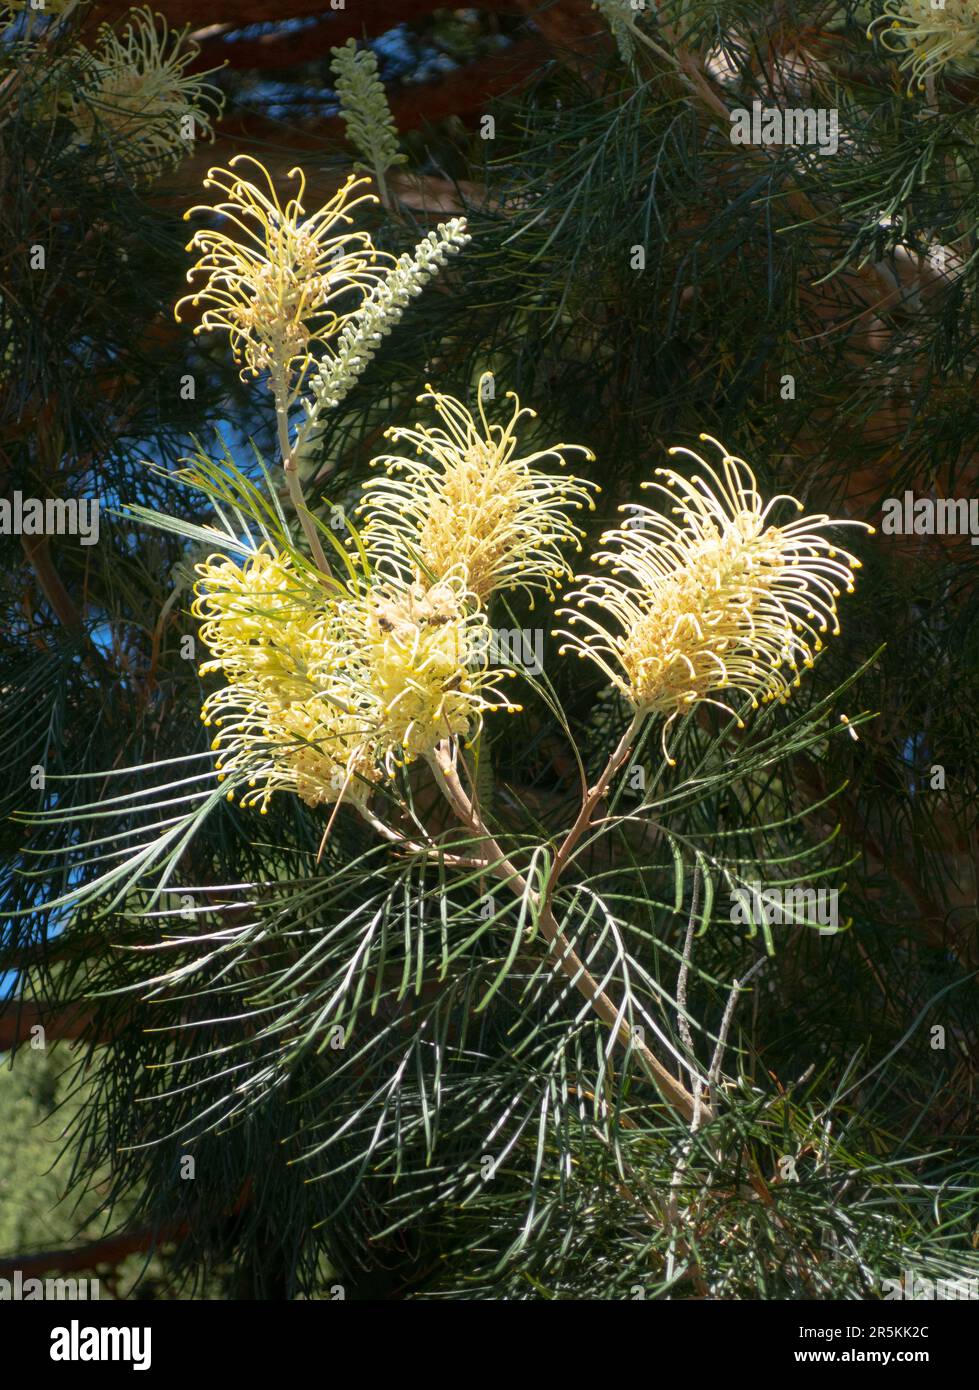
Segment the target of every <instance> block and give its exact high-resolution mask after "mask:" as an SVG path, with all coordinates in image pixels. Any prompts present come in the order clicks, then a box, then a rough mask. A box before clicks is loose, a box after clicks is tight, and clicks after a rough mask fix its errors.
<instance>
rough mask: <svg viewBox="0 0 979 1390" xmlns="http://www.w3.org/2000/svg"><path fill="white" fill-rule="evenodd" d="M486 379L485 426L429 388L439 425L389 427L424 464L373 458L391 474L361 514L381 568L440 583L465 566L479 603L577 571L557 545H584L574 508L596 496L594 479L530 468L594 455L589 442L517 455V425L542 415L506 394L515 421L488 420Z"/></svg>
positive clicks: (369, 493) (369, 489) (370, 491)
mask: <svg viewBox="0 0 979 1390" xmlns="http://www.w3.org/2000/svg"><path fill="white" fill-rule="evenodd" d="M489 378H490V374H489V373H484V375H483V376H482V377H481V378H480V382H479V388H478V392H477V397H478V416H479V418H478V420H477V419H476V418H475V417H474V416H473V414H472V412H471V411H470V410H468V409H467V407H466V406H465V405H463V403H462V402H461V401H458V400H456V399H455V397H453V396H447V395H444V394H442V393H441V392H438V391H435V390H433V388H432V387H431V386H428V387H427V388H426V391H425V394H424V395H422V396H419V397H418V399H419V400H420V401H426V400H429V401H431V402H432V403H433V405H434V407H435V412H436V414H437V415H438V417H439V419H440V421H441V426H435V427H426V426H423V425H421V424H416V425H415V426H414V428H413V429H407V428H394V429H391V430H390V431H388V437H389V438H390V439H392V440H394V441H400V440H405V441H407V443H408V444H409V445H413V446H414V453H415V456H416V458H417V459H421V460H423V461H422V462H415V461H413V460H411V459H409V458H405V457H403V456H401V455H398V454H384V455H381V456H380V457H379V458H375V459H374V460H373V463H374V465H375V466H382V467H383V468H384V469H385V476H384V477H376V478H372V479H370V480H369V481H368V482H367V484H366V486H365V488H364V502H363V503H362V504H361V506H360V507H359V508H358V510H359V511H361V512H365V513H366V516H367V522H366V525H365V528H364V532H363V535H364V543H365V545H366V546H367V549H368V552H369V553H370V554H371V556H372V558H373V559H374V560H375V562H381V561H383V562H385V563H387V564H389V565H393V566H394V567H395V569H397V570H398V571H399V572H400V573H401V574H402V575H403V577H404V578H405V579H406V580H409V579H420V578H421V577H422V576H423V575H427V576H431V577H432V578H434V579H435V580H441V579H444V578H445V577H446V576H447V575H449V574H451V573H453V572H454V571H455V570H456V569H457V567H459V566H461V567H462V570H463V572H464V574H465V576H466V582H467V584H468V587H469V589H470V591H471V592H472V593H473V595H474V596H475V598H476V601H477V602H478V603H479V604H481V605H485V604H486V603H487V601H488V599H489V597H490V595H491V594H492V593H493V592H494V591H496V590H499V589H523V590H525V591H526V592H527V593H528V594H530V596H531V599H533V592H532V591H533V590H543V591H544V592H545V593H547V594H548V595H550V594H551V593H552V591H553V585H554V581H555V579H556V578H559V577H562V576H566V575H570V573H571V571H570V568H569V567H568V565H567V563H566V562H565V560H564V558H563V556H562V555H561V553H560V547H561V546H562V545H565V544H573V545H576V546H578V547H579V548H580V540H579V537H580V536H581V535H582V534H583V533H582V532H581V530H580V529H579V528H578V527H576V526H575V525H574V524H573V523H572V522H571V521H570V520H569V519H568V516H567V512H568V510H572V509H573V510H578V509H581V508H583V507H586V506H587V507H589V508H590V509H592V510H594V502H593V501H592V498H591V491H592V490H594V491H598V487H597V484H595V483H591V482H588V481H586V480H584V479H581V478H575V477H568V476H562V475H560V474H550V473H544V472H542V471H540V470H539V469H537V468H535V467H534V466H533V465H534V464H536V463H538V462H539V461H540V460H542V459H547V458H553V459H555V460H557V462H558V463H561V464H563V463H564V462H565V455H566V454H568V453H570V452H572V451H577V452H579V453H581V454H583V455H584V457H585V458H588V459H591V458H593V455H592V453H591V451H590V450H589V449H586V448H585V447H584V446H583V445H579V444H554V445H552V446H551V447H550V448H547V449H541V450H537V451H535V452H532V453H530V454H526V455H519V454H518V448H519V443H520V441H519V439H518V435H517V429H518V426H519V424H520V422H521V420H522V419H524V418H533V417H534V416H535V414H536V412H534V411H532V410H530V409H529V408H528V407H526V406H524V407H521V405H520V401H519V399H518V397H517V396H516V395H515V394H514V392H512V391H508V392H507V393H506V399H508V400H511V401H512V402H513V408H512V411H511V414H510V418H509V420H507V421H506V422H505V423H503V424H490V422H489V420H488V419H487V414H486V407H485V403H484V389H483V388H484V383H485V382H486V381H487V380H488V379H489ZM411 556H414V557H416V559H417V567H416V565H415V563H414V562H413V560H412V558H410V557H411Z"/></svg>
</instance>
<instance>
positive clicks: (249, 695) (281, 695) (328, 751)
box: [192, 544, 376, 812]
mask: <svg viewBox="0 0 979 1390" xmlns="http://www.w3.org/2000/svg"><path fill="white" fill-rule="evenodd" d="M197 572H198V574H199V576H200V578H199V580H198V583H197V586H196V598H195V601H194V605H193V610H192V611H193V612H194V615H195V616H196V617H198V618H200V619H201V620H202V626H201V630H200V635H201V638H202V640H203V641H204V642H205V643H206V644H207V646H208V647H210V649H211V652H212V653H213V659H212V660H210V661H206V662H204V664H203V665H202V666H201V673H202V674H207V673H210V672H213V671H221V672H222V673H223V674H224V675H225V676H226V677H227V678H228V681H229V683H228V684H227V685H225V686H223V687H222V688H221V689H219V690H216V691H214V692H213V693H212V694H210V695H209V696H208V697H207V699H206V700H205V702H204V707H203V710H202V712H201V718H202V719H203V720H204V723H205V724H207V725H213V726H216V728H217V729H218V733H217V734H216V735H215V737H214V741H213V743H212V748H213V749H214V750H215V751H216V752H218V753H219V759H218V763H217V770H218V775H219V777H220V778H221V779H222V780H223V779H224V778H225V777H233V778H234V780H235V781H236V783H239V784H240V783H242V782H244V783H246V790H245V791H244V792H243V794H242V796H241V804H242V805H244V806H248V805H258V806H260V808H261V810H262V811H263V812H264V811H265V810H266V809H267V807H268V802H269V798H270V797H271V795H272V793H273V792H274V791H275V790H277V789H280V788H281V789H288V790H292V791H294V792H296V793H298V795H299V796H301V797H302V799H303V800H304V801H305V802H306V803H307V804H308V805H310V806H318V805H322V804H329V803H331V802H335V801H338V800H339V799H340V798H341V797H343V796H346V797H348V798H349V799H351V800H354V801H357V800H362V799H363V798H364V797H365V796H366V795H367V793H368V792H369V789H370V783H371V781H372V780H375V778H376V773H375V769H374V756H373V740H372V737H371V726H370V724H369V714H370V712H371V711H370V702H369V701H367V700H365V699H364V698H361V699H360V701H359V704H358V699H357V691H356V689H355V688H354V687H353V686H352V685H351V682H350V680H349V677H348V674H347V673H348V672H349V669H350V665H351V661H352V658H353V655H354V654H353V653H352V651H351V649H350V644H349V642H348V640H347V639H346V635H345V632H344V629H343V626H342V623H341V622H340V619H339V610H338V595H339V594H340V593H341V592H342V591H341V590H340V587H339V585H337V586H335V587H334V589H333V590H324V588H323V586H322V585H321V584H318V583H317V584H316V587H315V589H314V588H313V587H312V586H310V585H309V584H308V583H307V582H306V581H305V580H304V578H303V576H302V575H300V574H299V572H298V571H297V570H296V568H295V567H294V566H293V565H292V563H291V562H290V560H289V559H288V557H287V556H285V555H283V554H280V553H279V552H278V551H276V550H275V549H274V548H273V547H272V546H271V545H268V544H266V545H264V546H262V547H261V549H259V550H257V551H255V552H254V553H253V554H252V555H250V556H248V557H247V558H246V560H245V561H244V562H243V563H242V564H238V563H236V562H235V561H234V560H231V559H229V558H228V557H226V556H212V557H210V558H209V559H208V560H206V561H204V562H202V563H201V564H199V565H198V566H197ZM341 672H343V673H344V675H343V676H342V677H341V674H340V673H341ZM229 795H231V796H233V795H234V793H233V792H232V793H229Z"/></svg>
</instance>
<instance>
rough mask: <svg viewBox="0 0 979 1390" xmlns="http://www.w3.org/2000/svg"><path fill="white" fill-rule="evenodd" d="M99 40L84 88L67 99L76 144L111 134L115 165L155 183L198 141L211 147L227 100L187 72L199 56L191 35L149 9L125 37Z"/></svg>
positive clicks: (109, 34) (138, 13) (135, 15)
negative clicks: (215, 124)
mask: <svg viewBox="0 0 979 1390" xmlns="http://www.w3.org/2000/svg"><path fill="white" fill-rule="evenodd" d="M99 40H100V42H99V47H98V48H97V49H96V50H95V52H94V53H92V54H91V55H89V56H88V57H87V59H86V60H85V63H84V66H83V82H82V85H81V88H80V89H79V90H78V91H77V92H75V93H72V95H71V96H70V97H69V98H68V105H67V115H68V119H69V120H70V121H71V122H72V124H73V125H74V127H75V132H76V139H78V140H79V141H81V142H83V143H85V144H91V143H95V142H97V140H98V138H99V135H100V133H105V134H107V135H108V137H109V139H110V140H111V142H112V154H113V158H114V160H115V161H116V162H117V164H118V165H119V166H120V167H121V168H123V169H124V170H125V171H126V172H127V173H128V174H129V175H130V176H131V177H134V178H150V179H152V178H155V177H157V176H158V175H159V174H161V173H162V172H163V171H164V170H165V169H166V168H168V167H169V166H171V165H173V164H176V163H178V162H179V161H180V160H181V159H183V158H184V157H185V156H186V155H187V154H188V152H189V150H190V149H191V148H192V146H193V142H194V140H195V138H197V137H198V136H201V135H203V136H206V137H208V138H210V139H212V140H213V138H214V131H213V128H212V124H211V122H212V118H213V116H215V115H217V114H218V113H219V112H220V110H221V106H222V103H223V98H222V95H221V93H220V91H219V90H218V88H217V87H215V86H213V85H212V84H211V83H208V82H205V81H204V80H203V77H204V76H205V75H206V74H200V73H193V74H190V73H188V72H187V68H188V66H189V65H190V64H191V63H192V62H193V61H194V59H195V58H196V57H197V55H198V53H199V52H200V48H199V46H198V45H197V44H196V43H193V42H192V41H189V40H188V39H187V28H184V29H182V30H180V31H177V32H172V31H171V30H170V28H169V27H168V25H167V22H166V20H165V19H164V17H163V16H162V15H154V14H153V12H152V10H150V9H149V8H146V9H141V10H133V11H132V12H131V15H130V19H129V22H128V24H127V25H126V28H125V29H124V30H123V32H122V34H121V35H118V34H116V33H115V32H114V31H113V30H112V29H111V28H109V26H108V25H107V24H104V25H103V26H102V28H101V29H100V30H99Z"/></svg>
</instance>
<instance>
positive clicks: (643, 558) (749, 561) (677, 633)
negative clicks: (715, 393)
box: [562, 435, 871, 757]
mask: <svg viewBox="0 0 979 1390" xmlns="http://www.w3.org/2000/svg"><path fill="white" fill-rule="evenodd" d="M701 439H704V440H706V441H708V442H709V443H711V444H713V445H714V446H715V447H716V448H717V449H719V450H720V453H721V460H720V464H719V467H718V468H716V469H715V468H714V467H712V466H711V465H710V464H708V463H707V462H706V461H705V460H704V459H702V458H701V457H700V456H699V455H697V454H694V453H692V452H691V451H690V450H688V449H671V450H670V454H671V455H674V454H687V455H689V457H691V458H692V459H693V460H694V461H695V462H696V464H697V465H698V468H699V470H701V471H698V472H697V473H696V474H694V476H693V477H692V478H691V479H690V480H689V481H688V480H687V479H686V478H684V477H682V476H681V475H680V474H679V473H676V472H674V471H673V470H672V469H664V468H660V469H657V470H656V472H657V475H658V476H659V477H661V478H663V480H664V481H663V482H662V483H647V484H644V486H646V487H651V488H653V489H654V490H655V491H657V492H659V493H660V494H661V496H663V497H665V498H668V499H669V501H670V502H671V504H672V508H671V509H672V511H673V513H674V515H676V516H678V517H679V518H680V521H679V523H677V522H676V521H673V520H671V519H670V518H669V517H666V516H663V515H661V514H660V513H658V512H654V511H651V510H649V509H648V508H646V507H634V508H630V510H632V511H633V512H634V515H633V516H632V517H630V518H629V520H628V521H627V523H626V524H625V525H624V526H622V527H619V528H616V529H614V530H611V531H608V532H607V533H606V534H605V535H604V536H603V537H602V544H603V545H604V546H607V547H608V548H607V549H604V550H601V551H599V552H598V554H597V555H596V556H594V557H593V558H594V559H595V560H596V561H597V562H598V563H599V564H600V565H608V566H609V568H610V572H609V574H607V575H584V576H579V579H580V582H581V588H580V589H579V590H577V591H576V592H575V593H573V594H570V595H568V598H569V600H573V601H575V604H576V607H575V608H574V609H564V610H562V611H563V612H565V613H568V614H569V626H573V625H574V624H578V625H580V626H581V627H582V628H583V629H584V631H583V632H581V633H579V632H577V631H566V632H564V633H562V635H563V636H565V637H567V638H568V639H569V641H568V643H567V645H566V646H565V647H562V651H565V650H569V649H570V650H573V651H576V652H577V654H578V655H579V656H580V657H584V658H586V659H588V660H589V661H592V662H594V663H595V665H596V666H598V668H599V669H600V670H601V671H602V673H603V674H604V675H605V676H606V677H607V678H608V679H609V680H610V681H611V683H612V685H613V686H614V687H615V688H616V689H618V690H619V692H620V693H621V694H622V695H623V696H624V697H625V699H626V700H627V701H628V703H629V704H630V705H631V706H632V707H633V709H634V710H635V712H636V713H637V714H657V715H661V716H663V717H664V719H665V723H664V726H663V749H664V754H666V735H667V732H668V730H669V727H670V725H671V724H672V722H673V721H674V720H675V719H676V718H677V716H678V715H679V714H681V713H683V712H684V711H686V710H688V709H690V708H691V707H692V706H693V705H695V704H696V703H698V702H700V701H705V702H707V703H709V704H714V705H718V706H719V707H720V708H721V709H724V710H726V711H728V713H730V714H735V711H734V710H732V709H731V707H730V705H728V704H727V703H725V702H724V700H722V699H718V698H716V692H719V691H724V690H736V691H740V692H741V693H742V694H743V695H744V696H747V697H748V699H749V700H750V702H751V707H752V708H753V709H757V708H758V705H759V703H767V702H769V701H772V700H779V701H783V702H784V701H785V700H787V699H788V698H789V695H790V694H791V692H792V689H793V687H794V686H798V685H799V684H800V669H801V668H805V667H810V666H812V664H813V661H814V658H815V656H816V654H817V653H818V652H819V651H820V650H821V649H822V646H823V637H824V636H825V635H826V634H828V633H832V634H834V635H835V634H838V633H839V630H840V629H839V622H838V618H837V610H836V600H837V598H838V597H839V594H840V591H841V589H845V590H846V591H847V592H848V593H849V592H852V590H853V571H854V570H855V569H858V568H859V566H860V561H859V560H858V559H857V558H856V557H855V556H853V555H851V554H849V553H848V552H847V551H842V550H839V549H837V548H836V547H835V546H833V545H832V544H831V542H830V541H829V540H828V539H827V538H826V537H825V536H824V535H823V534H822V533H823V532H824V531H825V530H826V528H827V527H830V526H839V525H858V526H863V523H862V522H835V521H831V520H830V518H829V517H828V516H825V515H820V516H808V517H804V518H802V519H799V520H796V521H789V522H787V523H786V524H784V525H781V526H777V525H775V524H773V522H772V521H771V520H770V517H771V514H772V511H773V509H774V508H775V506H776V504H777V503H779V502H787V503H789V504H790V505H792V506H793V507H795V509H796V511H799V512H801V511H802V510H803V508H802V504H801V503H800V502H797V501H796V500H795V499H794V498H791V497H775V498H773V499H772V500H771V501H770V502H768V503H767V504H766V503H765V502H764V501H763V499H762V497H761V495H760V494H759V492H758V488H757V484H756V482H755V478H754V475H753V473H752V471H751V469H750V468H749V467H748V465H747V464H746V463H745V462H744V460H743V459H739V458H735V457H734V456H733V455H731V454H729V453H728V452H727V451H726V450H725V449H724V447H723V445H721V444H719V443H718V442H717V440H715V439H712V438H711V437H710V435H701ZM866 529H871V528H866ZM736 717H737V716H736ZM738 722H739V724H741V723H742V721H741V720H740V718H738ZM666 756H667V757H669V755H668V754H666Z"/></svg>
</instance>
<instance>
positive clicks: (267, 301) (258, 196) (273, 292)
mask: <svg viewBox="0 0 979 1390" xmlns="http://www.w3.org/2000/svg"><path fill="white" fill-rule="evenodd" d="M243 162H246V163H248V164H251V165H254V166H255V168H256V169H257V170H258V173H259V175H260V176H261V182H262V184H263V185H264V186H260V185H259V183H253V182H251V181H250V180H249V179H246V178H243V177H242V176H240V175H239V174H236V173H235V172H234V169H235V168H236V167H237V166H238V165H239V164H241V163H243ZM288 177H289V178H296V179H298V180H299V187H298V189H297V190H296V193H295V196H294V197H292V198H290V199H288V200H287V201H286V202H285V203H284V204H283V203H282V202H281V201H280V198H279V195H278V193H277V192H276V189H275V185H274V183H273V181H272V176H271V175H270V174H269V172H268V170H267V169H266V168H265V167H264V165H262V164H260V163H259V161H258V160H257V159H253V158H252V157H251V155H235V157H234V158H233V159H232V160H231V161H230V167H229V168H228V169H211V170H209V171H208V175H207V178H206V179H205V180H204V187H205V188H217V189H220V190H221V192H223V193H224V194H225V195H226V199H225V201H220V202H217V203H215V204H214V206H213V207H194V208H191V209H190V210H189V211H188V212H186V213H185V214H184V216H185V218H187V217H190V216H192V215H193V213H195V212H215V213H218V214H219V215H220V216H222V217H224V218H225V219H226V220H227V221H228V222H229V223H231V224H232V225H233V226H234V227H235V228H236V230H237V233H238V235H237V236H232V235H229V233H228V232H225V231H212V230H207V229H203V230H201V231H198V232H196V233H195V234H194V236H193V237H192V239H191V241H190V243H189V245H188V247H187V249H188V251H190V250H194V249H196V250H198V251H200V253H201V255H200V259H199V260H198V261H197V264H196V265H195V266H194V267H193V268H192V269H191V270H190V271H189V272H188V274H187V279H188V281H189V282H190V283H191V284H193V283H194V281H195V279H197V277H203V280H202V282H201V283H199V284H198V285H197V286H196V288H195V290H194V293H193V294H190V295H186V296H185V297H184V298H183V299H181V300H180V302H179V303H178V304H177V306H176V310H175V314H176V317H177V319H178V321H179V319H180V311H181V308H182V306H184V305H188V304H189V305H191V306H194V307H196V306H198V305H200V304H204V305H205V306H206V307H205V309H204V313H203V315H202V317H201V321H200V323H199V324H198V326H197V327H196V328H195V329H194V332H195V333H202V332H206V331H207V330H209V329H213V328H220V329H224V330H226V331H227V333H228V335H229V338H230V342H231V350H232V352H233V354H234V356H235V359H236V361H237V362H238V363H239V364H241V367H242V372H241V375H242V378H243V379H247V377H248V375H249V374H251V375H252V376H254V377H258V376H260V375H262V373H264V372H271V373H273V374H278V375H279V376H280V378H281V379H282V380H285V381H287V382H289V384H290V385H291V384H292V378H293V377H294V376H295V377H296V378H297V383H296V389H297V390H298V386H299V385H300V384H301V383H302V380H303V378H304V377H305V374H306V372H307V370H308V368H309V366H310V363H311V361H312V351H313V347H314V345H315V344H316V343H320V344H325V343H327V342H329V340H330V339H332V338H334V337H336V336H337V335H338V334H339V333H340V331H341V330H342V329H343V326H344V324H345V323H346V322H347V321H348V320H349V319H350V318H352V317H353V316H354V314H355V313H356V311H357V309H358V308H359V307H360V305H361V303H362V302H363V299H364V298H365V296H366V295H368V294H369V292H370V290H371V289H372V288H373V287H374V286H375V285H376V284H378V283H379V282H380V281H382V280H383V279H384V277H385V274H386V268H387V267H388V266H389V265H390V264H393V261H392V258H391V257H390V256H388V255H387V254H386V253H385V252H382V251H378V250H376V248H375V247H374V244H373V242H372V241H371V238H370V234H369V233H368V232H366V231H361V230H357V229H356V228H354V227H353V217H352V215H351V214H352V212H353V210H354V209H355V208H356V207H358V206H359V205H360V204H362V203H365V202H376V201H377V199H376V198H375V197H374V195H373V194H371V193H367V192H360V193H358V192H357V190H358V189H362V188H364V187H365V186H366V185H367V183H368V180H367V179H357V178H355V177H353V176H351V177H350V178H349V179H348V180H347V181H346V183H345V184H344V185H343V186H342V187H341V188H340V189H339V190H338V191H337V192H336V193H335V194H334V196H333V197H332V198H331V199H330V200H329V201H328V202H327V203H325V204H324V205H323V207H321V208H319V209H318V210H317V211H316V212H314V213H312V214H311V215H310V216H308V217H307V216H306V215H305V209H304V207H303V202H302V199H303V194H304V191H305V187H306V179H305V175H304V174H303V172H302V170H301V169H291V170H290V171H289V175H288ZM341 301H342V303H341Z"/></svg>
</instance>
